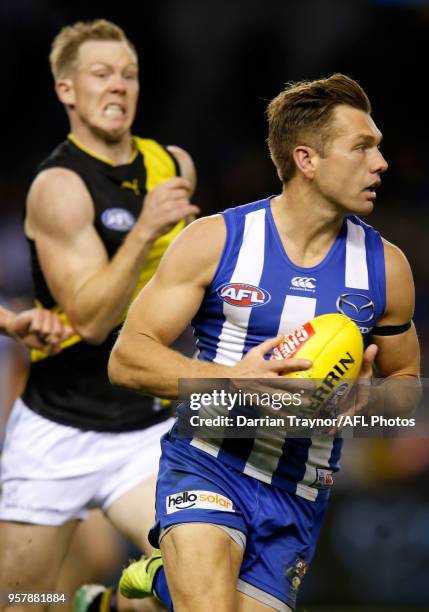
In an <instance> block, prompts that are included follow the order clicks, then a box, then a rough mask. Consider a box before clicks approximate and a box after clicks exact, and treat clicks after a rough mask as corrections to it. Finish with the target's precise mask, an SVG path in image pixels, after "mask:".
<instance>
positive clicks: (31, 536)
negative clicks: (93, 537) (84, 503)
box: [0, 521, 77, 612]
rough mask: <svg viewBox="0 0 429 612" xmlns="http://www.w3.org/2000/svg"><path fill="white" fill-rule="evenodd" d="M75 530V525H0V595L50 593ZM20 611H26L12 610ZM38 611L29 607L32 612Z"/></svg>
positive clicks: (8, 523) (37, 607) (7, 522)
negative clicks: (0, 593)
mask: <svg viewBox="0 0 429 612" xmlns="http://www.w3.org/2000/svg"><path fill="white" fill-rule="evenodd" d="M76 526H77V521H69V522H67V523H65V524H64V525H61V526H56V527H48V526H44V525H31V524H29V523H15V522H9V521H0V542H1V547H0V592H2V593H10V592H15V593H16V592H21V593H29V592H30V593H46V592H53V591H54V590H55V584H56V580H57V576H58V573H59V570H60V567H61V564H62V561H63V559H64V556H65V554H66V552H67V550H68V548H69V546H70V542H71V539H72V536H73V533H74V531H75V529H76ZM4 605H5V604H4V602H0V608H1V606H4ZM46 608H47V606H46ZM21 609H27V610H28V609H29V608H28V607H27V608H21V606H14V607H13V610H14V612H19V610H21ZM41 609H43V606H37V605H35V604H34V605H32V606H31V610H32V611H33V612H37V611H38V610H41Z"/></svg>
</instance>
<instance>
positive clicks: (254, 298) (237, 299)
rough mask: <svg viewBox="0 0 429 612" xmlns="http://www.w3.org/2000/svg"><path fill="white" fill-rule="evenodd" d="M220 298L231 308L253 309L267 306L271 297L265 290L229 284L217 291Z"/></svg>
mask: <svg viewBox="0 0 429 612" xmlns="http://www.w3.org/2000/svg"><path fill="white" fill-rule="evenodd" d="M217 294H218V296H219V297H220V298H221V299H222V300H223V301H224V302H226V303H227V304H230V305H231V306H241V307H247V308H248V307H251V306H263V305H264V304H267V303H268V302H269V301H270V299H271V295H270V294H269V293H268V291H265V289H262V288H261V287H256V286H255V285H246V284H245V283H228V284H227V285H222V286H221V287H219V289H218V290H217Z"/></svg>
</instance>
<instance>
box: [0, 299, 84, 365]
mask: <svg viewBox="0 0 429 612" xmlns="http://www.w3.org/2000/svg"><path fill="white" fill-rule="evenodd" d="M6 329H7V332H8V334H9V335H10V336H12V337H15V338H17V339H18V340H20V341H21V342H22V343H23V344H25V346H27V347H28V348H31V349H41V350H44V351H46V352H48V353H51V354H52V353H58V352H59V351H60V350H61V349H60V344H61V343H62V342H63V341H64V340H66V339H67V338H69V337H70V336H72V335H73V333H74V332H73V329H72V328H71V327H70V326H68V325H64V324H63V323H62V322H61V320H60V318H59V316H58V315H56V314H54V313H52V312H50V311H49V310H44V309H41V308H32V309H31V310H24V311H23V312H21V313H19V314H14V315H12V317H11V318H10V319H9V321H8V322H7V325H6Z"/></svg>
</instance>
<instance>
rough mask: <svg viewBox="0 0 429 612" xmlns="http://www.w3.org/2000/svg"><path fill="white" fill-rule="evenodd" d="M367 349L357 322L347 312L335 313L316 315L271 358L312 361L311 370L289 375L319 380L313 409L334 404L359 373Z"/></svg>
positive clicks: (292, 333) (285, 340)
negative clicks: (364, 351)
mask: <svg viewBox="0 0 429 612" xmlns="http://www.w3.org/2000/svg"><path fill="white" fill-rule="evenodd" d="M363 350H364V347H363V340H362V334H361V332H360V331H359V328H358V327H357V325H356V324H355V323H354V322H353V321H352V320H351V319H349V318H348V317H346V316H345V315H342V314H337V313H333V314H324V315H320V316H318V317H315V318H314V319H311V321H308V323H304V325H302V326H301V327H298V328H297V329H295V330H294V331H293V332H291V333H290V334H288V335H287V336H285V338H284V339H283V340H282V342H281V343H280V344H279V345H278V346H277V347H276V348H275V349H274V350H273V353H272V355H271V359H289V358H292V357H293V358H296V359H309V360H310V361H312V362H313V365H312V367H311V368H310V369H309V370H302V371H300V372H293V373H291V374H286V376H287V377H292V378H311V379H313V380H314V381H315V383H316V389H315V391H314V392H313V393H312V396H311V400H312V401H311V404H312V405H311V407H312V408H320V407H321V406H322V405H324V406H328V407H333V406H334V405H335V404H336V403H337V402H338V401H339V399H340V398H341V397H343V396H344V395H346V394H347V393H348V392H349V391H350V389H351V387H352V386H353V384H354V382H355V380H356V379H357V377H358V376H359V372H360V368H361V365H362V357H363Z"/></svg>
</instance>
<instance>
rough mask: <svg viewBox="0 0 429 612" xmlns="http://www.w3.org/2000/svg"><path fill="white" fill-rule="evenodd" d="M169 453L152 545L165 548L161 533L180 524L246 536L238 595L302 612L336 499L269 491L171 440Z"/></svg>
mask: <svg viewBox="0 0 429 612" xmlns="http://www.w3.org/2000/svg"><path fill="white" fill-rule="evenodd" d="M161 446H162V456H161V461H160V470H159V475H158V483H157V491H156V523H155V525H154V527H153V528H152V529H151V531H150V534H149V540H150V542H151V544H152V545H153V546H156V547H159V535H160V531H161V529H167V528H168V527H170V526H172V525H176V524H180V523H188V522H199V523H213V524H216V525H224V526H226V527H230V528H232V529H238V530H239V531H241V532H243V534H244V535H245V537H246V546H245V551H244V557H243V562H242V565H241V571H240V576H239V582H238V585H237V590H239V591H242V592H244V593H246V594H249V595H250V596H252V597H254V598H256V599H259V600H260V601H263V602H265V603H269V604H270V605H271V606H272V607H273V608H274V609H276V610H285V609H287V608H286V607H285V604H287V605H288V606H290V607H291V608H292V609H294V608H295V604H296V596H297V591H298V588H299V586H300V583H301V580H302V578H303V576H304V574H305V572H306V570H307V568H308V564H309V563H310V561H311V559H312V557H313V554H314V550H315V548H316V542H317V538H318V536H319V532H320V528H321V524H322V520H323V517H324V515H325V512H326V507H327V503H328V497H327V496H324V497H323V498H322V499H318V500H316V501H309V500H307V499H304V498H302V497H299V496H297V495H294V494H292V493H289V492H287V491H284V490H283V489H279V488H276V487H273V486H272V485H269V484H265V483H263V482H261V481H259V480H256V479H255V478H251V477H250V476H247V475H246V474H243V473H241V472H239V471H238V470H235V469H234V468H231V467H229V466H228V465H226V464H224V463H222V462H221V461H219V460H218V459H216V458H215V457H212V456H211V455H209V454H207V453H205V452H204V451H201V450H199V449H197V448H194V447H193V446H190V445H189V443H188V442H186V441H184V440H182V439H178V438H172V437H171V436H170V434H166V435H165V436H164V437H163V438H162V441H161Z"/></svg>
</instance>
